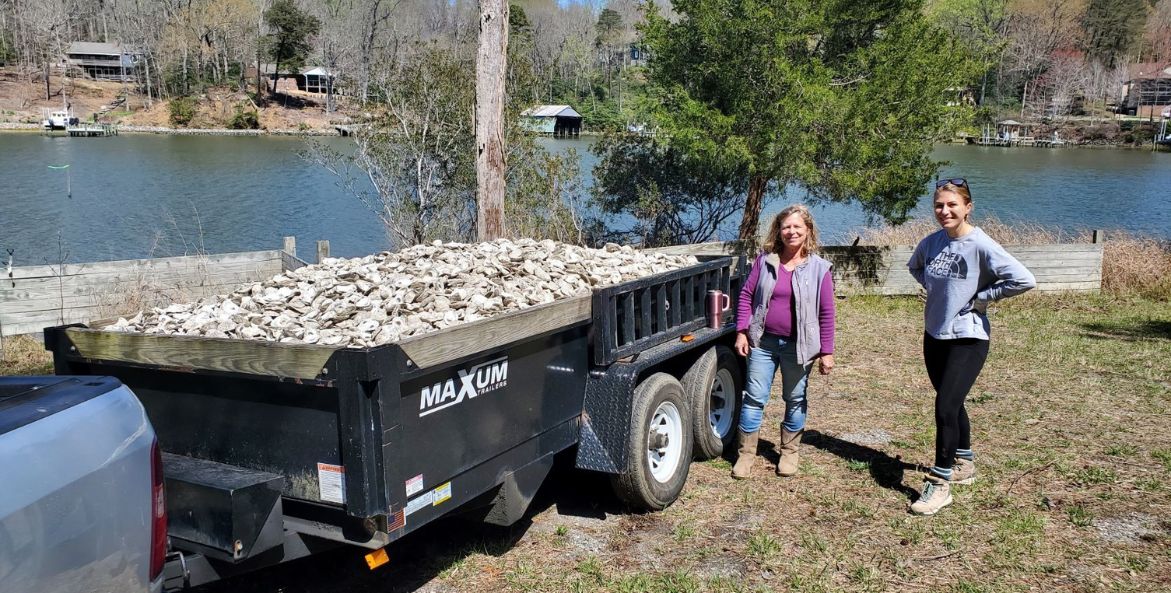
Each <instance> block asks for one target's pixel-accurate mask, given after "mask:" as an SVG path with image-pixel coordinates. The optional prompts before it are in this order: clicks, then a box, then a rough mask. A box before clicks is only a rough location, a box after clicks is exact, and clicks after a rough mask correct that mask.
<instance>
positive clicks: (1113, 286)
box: [1102, 233, 1171, 301]
mask: <svg viewBox="0 0 1171 593" xmlns="http://www.w3.org/2000/svg"><path fill="white" fill-rule="evenodd" d="M1102 290H1103V291H1105V292H1108V293H1111V294H1116V295H1127V294H1133V295H1138V296H1143V297H1146V298H1151V299H1157V300H1160V301H1168V300H1171V242H1168V241H1162V240H1159V239H1152V238H1150V237H1138V236H1134V235H1127V234H1124V233H1117V234H1115V235H1111V234H1110V233H1107V234H1106V245H1105V248H1104V252H1103V253H1102Z"/></svg>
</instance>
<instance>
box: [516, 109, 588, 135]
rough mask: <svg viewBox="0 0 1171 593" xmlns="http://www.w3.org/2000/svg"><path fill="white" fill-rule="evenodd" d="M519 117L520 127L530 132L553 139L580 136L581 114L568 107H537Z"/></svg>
mask: <svg viewBox="0 0 1171 593" xmlns="http://www.w3.org/2000/svg"><path fill="white" fill-rule="evenodd" d="M520 115H521V120H522V121H521V125H523V126H524V128H525V129H526V130H528V131H530V132H536V133H538V134H549V135H551V136H553V137H555V138H574V137H577V136H578V135H579V134H581V124H582V117H581V114H580V113H578V112H577V111H574V109H573V108H572V107H570V106H569V105H537V106H535V107H530V108H528V109H525V110H524V111H523V112H521V114H520Z"/></svg>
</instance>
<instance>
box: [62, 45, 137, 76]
mask: <svg viewBox="0 0 1171 593" xmlns="http://www.w3.org/2000/svg"><path fill="white" fill-rule="evenodd" d="M65 62H66V63H67V64H68V66H69V67H71V68H78V69H80V70H82V71H84V72H85V74H86V75H87V76H89V77H90V78H96V79H99V80H120V81H128V80H134V78H135V67H136V66H137V65H138V56H137V55H136V54H133V53H130V52H127V51H125V50H123V49H122V48H121V47H120V46H119V45H117V44H114V43H94V42H90V41H75V42H73V43H71V44H69V49H68V50H67V51H66V52H65Z"/></svg>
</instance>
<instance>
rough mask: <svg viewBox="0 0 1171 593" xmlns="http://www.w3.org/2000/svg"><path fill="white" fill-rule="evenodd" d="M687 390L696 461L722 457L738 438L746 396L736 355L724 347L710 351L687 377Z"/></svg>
mask: <svg viewBox="0 0 1171 593" xmlns="http://www.w3.org/2000/svg"><path fill="white" fill-rule="evenodd" d="M713 351H714V352H713ZM713 358H714V360H712V359H713ZM683 389H684V391H685V392H686V393H687V394H688V395H689V397H691V422H692V432H693V433H694V438H695V458H696V459H699V460H701V461H703V460H707V459H714V458H716V457H719V456H720V455H722V454H723V453H724V449H726V448H727V447H728V445H729V444H731V442H732V441H733V440H734V438H735V436H736V418H737V417H738V416H739V415H740V403H741V401H742V398H743V394H744V377H743V373H742V372H741V371H740V363H739V361H738V360H737V359H736V355H735V353H733V352H732V350H731V349H730V348H728V347H727V346H722V345H720V346H715V347H713V348H712V349H711V350H708V351H707V352H706V353H704V355H703V356H701V357H700V358H699V360H697V361H696V362H695V364H694V365H692V367H691V368H690V369H688V371H687V373H686V374H684V375H683Z"/></svg>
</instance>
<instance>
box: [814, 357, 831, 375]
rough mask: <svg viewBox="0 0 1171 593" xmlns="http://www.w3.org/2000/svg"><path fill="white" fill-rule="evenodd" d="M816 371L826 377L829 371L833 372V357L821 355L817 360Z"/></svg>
mask: <svg viewBox="0 0 1171 593" xmlns="http://www.w3.org/2000/svg"><path fill="white" fill-rule="evenodd" d="M817 370H818V371H819V372H820V373H821V374H823V375H828V374H829V372H830V371H832V370H834V355H833V354H822V355H821V356H820V357H819V358H818V359H817Z"/></svg>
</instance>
